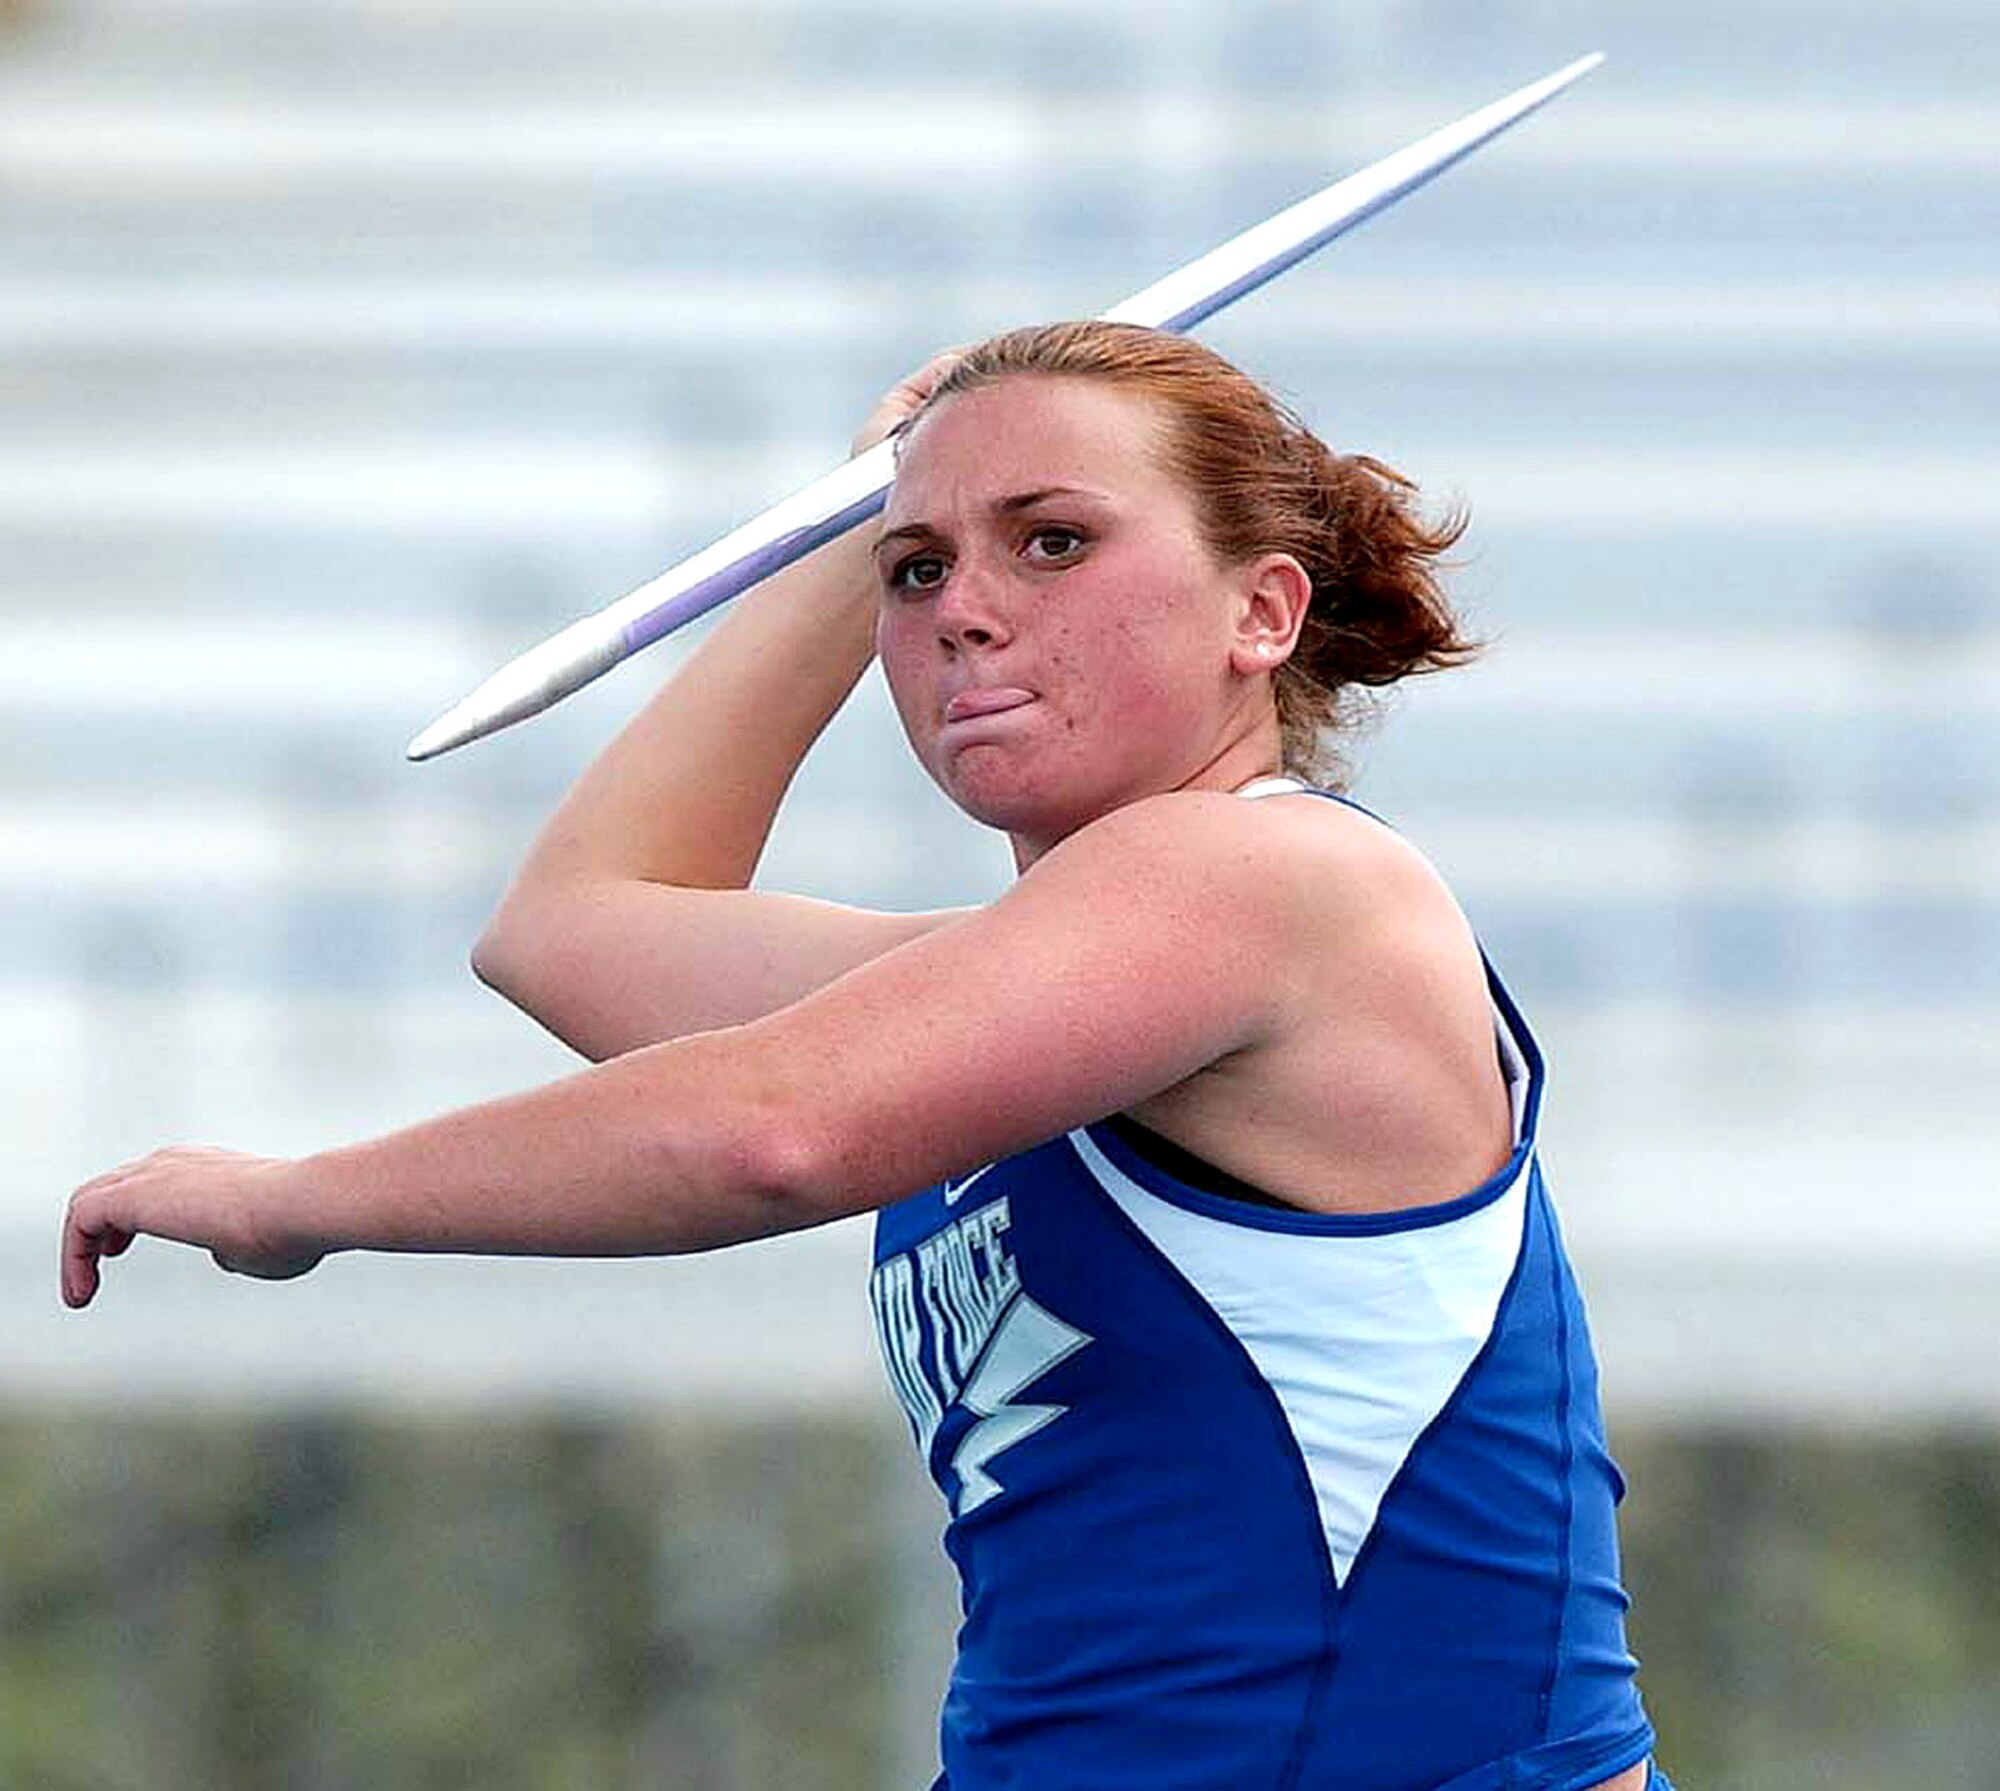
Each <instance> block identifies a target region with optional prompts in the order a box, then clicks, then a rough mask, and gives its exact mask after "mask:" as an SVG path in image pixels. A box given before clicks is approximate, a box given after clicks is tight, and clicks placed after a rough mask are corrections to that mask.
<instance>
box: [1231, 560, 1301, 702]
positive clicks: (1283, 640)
mask: <svg viewBox="0 0 2000 1791" xmlns="http://www.w3.org/2000/svg"><path fill="white" fill-rule="evenodd" d="M1311 602H1312V578H1311V575H1310V574H1308V573H1307V571H1306V569H1305V568H1304V567H1303V566H1301V565H1300V564H1299V562H1298V561H1297V560H1295V559H1294V558H1293V557H1292V556H1291V555H1290V554H1288V553H1267V554H1260V555H1258V557H1257V558H1256V559H1254V560H1251V561H1249V562H1248V563H1247V564H1246V565H1245V566H1244V567H1243V569H1242V572H1241V573H1240V575H1239V578H1238V583H1237V601H1236V607H1235V610H1234V611H1233V613H1232V617H1231V629H1230V642H1229V669H1230V670H1231V671H1233V672H1235V673H1236V674H1237V675H1238V676H1239V677H1244V678H1254V677H1256V676H1257V675H1258V674H1259V673H1270V672H1275V671H1276V670H1277V669H1278V667H1279V666H1281V665H1283V664H1284V663H1285V661H1286V660H1287V659H1289V658H1291V656H1292V649H1293V648H1294V647H1296V646H1297V645H1298V644H1299V630H1300V629H1301V628H1302V627H1304V626H1305V619H1306V607H1307V605H1309V604H1310V603H1311Z"/></svg>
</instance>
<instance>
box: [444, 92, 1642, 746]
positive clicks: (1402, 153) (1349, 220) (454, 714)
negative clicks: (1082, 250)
mask: <svg viewBox="0 0 2000 1791" xmlns="http://www.w3.org/2000/svg"><path fill="white" fill-rule="evenodd" d="M1603 60H1604V58H1603V57H1602V56H1601V55H1590V56H1584V57H1581V58H1579V59H1578V60H1577V61H1575V62H1572V63H1571V64H1570V65H1569V66H1568V67H1567V68H1561V69H1558V70H1557V71H1556V72H1555V73H1554V74H1552V75H1548V76H1545V77H1544V78H1543V79H1541V80H1539V81H1535V82H1532V83H1531V84H1530V85H1528V86H1526V87H1523V88H1521V89H1519V90H1518V91H1517V92H1514V93H1510V94H1508V95H1507V96H1506V98H1504V99H1498V100H1495V101H1494V102H1493V103H1492V104H1491V105H1490V106H1482V107H1481V108H1480V109H1479V110H1478V111H1477V112H1470V113H1468V114H1467V115H1466V116H1465V117H1463V118H1461V119H1460V120H1459V121H1458V122H1457V123H1456V124H1448V125H1446V126H1445V127H1444V128H1443V129H1442V130H1437V131H1433V132H1432V133H1431V134H1430V135H1429V136H1428V137H1423V138H1420V139H1418V141H1416V142H1415V143H1412V144H1411V145H1410V146H1409V147H1408V148H1407V149H1399V150H1397V151H1396V153H1395V154H1394V155H1391V156H1386V157H1384V158H1383V159H1382V160H1381V161H1379V162H1377V163H1375V164H1374V165H1373V166H1372V167H1369V168H1363V169H1362V170H1361V171H1360V172H1359V173H1358V174H1350V175H1348V176H1347V178H1346V179H1344V180H1337V181H1335V182H1334V183H1333V185H1331V186H1329V187H1325V188H1322V189H1321V190H1320V191H1319V192H1317V193H1315V194H1313V195H1312V197H1311V198H1309V199H1301V200H1300V201H1299V202H1298V203H1297V204H1296V205H1292V206H1288V207H1287V208H1286V209H1285V210H1284V211H1281V212H1279V213H1278V214H1277V215H1276V216H1275V217H1271V218H1266V219H1265V220H1264V222H1263V223H1261V224H1253V225H1252V226H1251V227H1250V228H1249V229H1248V230H1246V231H1244V232H1243V233H1242V234H1241V235H1240V236H1236V237H1232V238H1231V239H1230V240H1229V241H1228V242H1226V243H1224V244H1223V245H1222V247H1221V248H1219V249H1212V250H1210V251H1209V253H1207V254H1206V255H1203V256H1201V257H1200V258H1199V259H1197V260H1194V261H1191V262H1189V263H1188V264H1187V266H1185V267H1183V268H1180V269H1178V270H1177V271H1175V272H1174V273H1171V274H1169V275H1167V277H1166V278H1165V279H1163V280H1156V281H1155V282H1154V283H1153V284H1152V285H1151V286H1148V287H1147V288H1146V289H1145V290H1144V291H1143V292H1138V293H1135V294H1133V296H1132V297H1131V298H1128V299H1127V300H1126V301H1125V302H1124V303H1123V304H1121V305H1117V306H1114V307H1113V308H1112V309H1111V310H1109V311H1106V312H1104V313H1102V317H1103V320H1104V321H1106V322H1109V323H1137V324H1145V325H1148V326H1149V327H1151V328H1153V329H1157V330H1170V331H1173V332H1175V333H1179V332H1180V331H1183V330H1190V329H1192V328H1193V327H1194V326H1195V325H1196V324H1198V323H1200V322H1201V321H1202V320H1203V319H1204V318H1207V317H1212V316H1213V315H1214V314H1215V313H1216V312H1217V311H1220V310H1221V309H1222V308H1223V306H1225V305H1229V304H1233V303H1235V301H1236V300H1237V299H1239V298H1241V297H1242V296H1243V295H1244V294H1245V293H1246V292H1254V291H1255V290H1256V289H1257V288H1258V287H1259V286H1262V285H1263V284H1264V282H1265V281H1267V280H1270V279H1274V278H1275V277H1276V276H1277V275H1279V274H1281V273H1283V272H1284V271H1285V270H1286V269H1287V268H1288V267H1291V266H1293V265H1295V264H1296V263H1298V262H1300V261H1303V260H1304V259H1305V258H1306V257H1307V256H1308V255H1310V254H1311V253H1312V252H1313V251H1314V250H1315V249H1319V248H1323V247H1324V246H1325V245H1326V244H1328V243H1330V242H1332V241H1333V239H1334V238H1335V237H1337V236H1341V235H1344V234H1345V233H1346V232H1347V231H1349V230H1352V229H1353V228H1354V226H1355V225H1357V224H1360V223H1363V222H1365V221H1366V220H1367V219H1369V218H1372V217H1373V216H1374V215H1375V214H1376V213H1377V212H1378V211H1383V210H1386V209H1387V208H1388V207H1389V206H1391V205H1394V204H1395V203H1396V201H1397V200H1398V199H1400V198H1402V197H1403V195H1404V194H1406V193H1411V192H1414V191H1415V190H1416V189H1417V188H1418V187H1420V186H1422V185H1424V184H1425V182H1427V181H1429V180H1432V179H1434V178H1435V177H1436V176H1437V175H1440V174H1442V173H1443V172H1444V171H1445V170H1446V169H1447V168H1449V167H1451V166H1452V164H1453V163H1454V162H1458V161H1461V160H1463V159H1464V158H1465V157H1466V156H1468V155H1470V154H1471V153H1472V152H1473V151H1474V150H1475V149H1477V148H1479V146H1480V145H1481V144H1483V143H1485V142H1486V141H1487V140H1488V139H1489V138H1492V137H1496V136H1498V135H1499V134H1500V133H1501V132H1502V131H1504V130H1506V129H1507V127H1508V126H1509V125H1512V124H1517V123H1519V122H1520V120H1522V119H1523V118H1525V117H1527V115H1528V114H1529V113H1530V112H1533V111H1534V110H1536V109H1537V108H1538V107H1540V106H1542V105H1545V104H1546V103H1547V102H1548V101H1550V100H1552V99H1554V98H1555V96H1556V95H1557V94H1558V93H1560V92H1562V90H1563V89H1564V88H1565V87H1568V86H1569V85H1570V84H1571V83H1572V82H1575V81H1580V80H1581V79H1582V78H1583V77H1584V76H1585V75H1587V74H1589V73H1590V71H1591V70H1592V69H1594V68H1595V67H1596V66H1597V65H1598V64H1599V63H1600V62H1602V61H1603ZM895 472H896V461H895V446H894V442H893V439H891V440H889V441H881V442H877V443H876V444H875V446H874V447H872V448H870V449H868V450H867V451H866V452H865V453H861V454H857V455H855V456H854V458H853V459H851V460H849V461H848V462H847V463H846V464H845V465H843V466H840V467H837V468H835V469H834V471H832V472H830V473H828V474H826V475H825V476H824V477H822V478H819V479H816V480H814V481H813V483H812V484H810V485H808V486H806V487H804V488H803V489H802V490H799V491H795V492H793V493H792V495H791V496H790V497H788V498H783V499H781V500H780V501H779V502H777V503H775V504H773V505H772V506H771V507H770V508H769V509H768V510H766V511H764V512H763V513H762V514H761V515H758V516H755V517H752V518H751V519H750V521H748V522H746V523H744V524H742V525H741V527H739V528H735V529H732V530H731V531H730V532H729V533H728V534H727V535H724V536H723V537H722V539H721V540H720V541H717V542H715V543H714V544H713V545H711V546H708V547H705V548H703V549H702V550H701V551H700V552H699V553H695V554H691V555H689V556H688V558H686V559H684V560H682V561H681V562H680V563H679V564H678V565H676V566H671V567H669V568H668V569H667V570H666V571H665V572H662V573H661V574H660V575H659V576H658V577H657V578H653V579H649V580H647V582H646V583H645V584H643V585H641V586H640V587H639V588H638V589H637V590H636V591H633V592H631V593H630V594H629V595H628V596H624V597H621V598H619V599H618V601H617V602H615V603H611V604H607V605H606V606H605V607H604V608H603V609H601V610H599V611H597V613H596V614H595V615H589V616H585V617H584V618H583V619H582V620H581V621H579V622H572V623H571V624H570V625H569V626H568V627H567V628H565V629H563V630H562V632H561V633H559V634H555V635H551V636H550V637H549V639H547V640H545V641H544V642H542V644H541V645H540V646H538V647H532V648H530V649H529V650H528V651H527V652H526V653H523V654H522V655H521V656H520V657H519V658H518V659H515V660H511V661H510V662H509V663H508V664H506V665H504V666H502V667H501V668H500V670H499V671H497V672H495V673H494V674H493V676H492V677H490V678H488V679H487V680H486V682H485V683H484V684H482V685H480V687H479V688H478V689H477V690H475V691H474V692H473V693H472V694H471V695H470V696H469V697H467V698H465V700H464V701H463V702H460V703H457V704H455V705H453V707H452V708H450V709H448V710H446V711H445V713H444V714H443V715H441V716H439V717H438V719H437V720H436V721H434V722H432V723H431V724H430V726H429V727H427V728H425V729H424V730H423V732H422V733H420V734H418V735H417V737H416V738H415V739H414V740H412V741H411V742H410V744H409V747H408V749H407V751H408V755H409V757H411V758H412V759H429V758H435V757H436V756H437V755H438V754H439V753H445V752H449V751H451V749H452V748H453V747H455V746H463V745H464V744H465V743H466V742H467V741H468V740H477V739H479V738H480V737H481V736H482V735H484V734H494V733H498V732H499V731H500V729H502V728H504V727H509V726H511V725H512V724H513V723H515V722H517V721H525V720H526V719H527V718H528V717H529V716H530V715H539V714H540V713H541V712H542V711H543V710H544V709H546V708H548V707H549V706H550V705H551V704H552V703H557V702H560V701H561V700H562V699H563V698H564V697H566V696H568V695H569V694H570V692H572V691H574V690H581V689H582V688H583V686H584V685H586V684H588V683H590V682H591V681H592V680H593V679H596V678H600V677H602V676H603V675H604V674H605V673H606V672H608V671H609V670H610V669H611V668H612V667H613V666H614V665H617V664H618V663H619V661H621V660H623V659H625V658H628V657H629V656H630V655H632V654H634V653H636V652H638V651H639V649H640V648H641V647H648V646H651V645H652V644H653V642H654V641H657V640H660V639H663V638H664V637H665V636H667V635H669V634H671V633H673V631H674V630H675V629H676V628H679V627H682V626H683V625H684V624H686V623H688V622H692V621H693V620H694V619H695V617H697V616H700V615H705V614H706V613H707V612H708V611H709V610H711V609H713V608H715V606H716V605H717V604H719V603H726V602H727V601H728V600H729V599H730V598H731V597H734V596H736V595H738V593H740V592H743V591H747V590H748V589H749V588H750V587H751V586H752V585H754V584H756V583H758V582H759V581H760V580H762V579H766V578H769V577H770V576H771V574H772V573H774V572H777V571H779V570H780V569H782V568H783V567H786V566H789V565H790V564H791V563H792V562H793V561H794V560H797V559H801V558H803V557H804V556H805V555H806V554H809V553H811V552H812V551H813V549H814V548H816V547H822V546H824V545H825V544H826V543H827V542H829V541H831V540H832V539H833V538H834V537H835V536H836V535H841V534H845V533H846V532H847V530H849V529H851V528H853V527H854V526H855V525H856V524H857V523H860V522H864V521H866V520H867V519H868V518H869V517H871V516H873V515H874V514H875V513H876V512H877V511H878V510H880V509H881V508H882V504H883V501H884V499H885V498H886V497H887V495H888V491H889V486H890V484H891V482H892V481H893V480H894V478H895Z"/></svg>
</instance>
